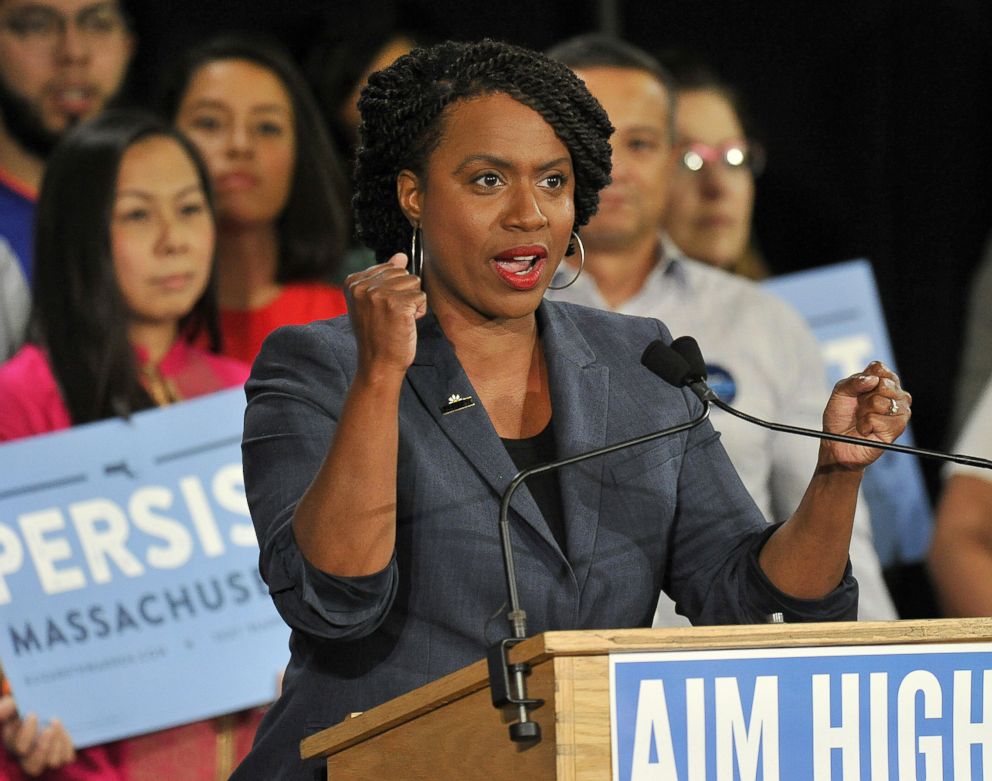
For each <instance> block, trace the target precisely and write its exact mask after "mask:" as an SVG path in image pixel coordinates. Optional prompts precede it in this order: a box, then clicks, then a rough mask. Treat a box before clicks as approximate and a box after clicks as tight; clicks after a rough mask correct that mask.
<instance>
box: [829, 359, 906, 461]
mask: <svg viewBox="0 0 992 781" xmlns="http://www.w3.org/2000/svg"><path fill="white" fill-rule="evenodd" d="M912 403H913V397H912V396H910V394H909V393H907V392H906V391H904V390H903V389H902V386H901V385H900V384H899V378H898V377H897V376H896V375H895V373H894V372H892V371H891V370H890V369H889V368H888V367H887V366H885V364H883V363H880V362H879V361H874V362H872V363H870V364H869V365H868V366H867V367H866V368H865V370H864V371H863V372H862V373H861V374H854V375H852V376H850V377H847V378H845V379H843V380H840V381H839V382H838V383H837V384H836V385H834V389H833V392H832V393H831V394H830V399H829V400H828V401H827V406H826V409H824V411H823V430H824V431H828V432H831V433H834V434H847V435H849V436H856V437H862V438H865V439H872V440H875V441H879V442H893V441H895V440H896V439H897V438H898V437H899V435H900V434H902V432H903V431H904V430H905V428H906V425H907V424H908V423H909V418H910V415H911V414H912V411H911V409H910V407H911V405H912ZM881 454H882V451H881V450H879V449H878V448H872V447H860V446H857V445H849V444H845V443H842V442H826V441H824V442H823V443H822V444H821V446H820V466H821V467H822V466H836V467H840V468H843V469H850V470H859V469H864V468H865V467H866V466H868V465H869V464H871V463H872V462H873V461H875V459H877V458H878V457H879V456H880V455H881Z"/></svg>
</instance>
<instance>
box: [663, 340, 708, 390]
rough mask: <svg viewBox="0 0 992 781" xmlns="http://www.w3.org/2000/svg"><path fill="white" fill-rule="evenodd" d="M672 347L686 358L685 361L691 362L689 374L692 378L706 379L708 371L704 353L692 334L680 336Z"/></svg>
mask: <svg viewBox="0 0 992 781" xmlns="http://www.w3.org/2000/svg"><path fill="white" fill-rule="evenodd" d="M672 349H673V350H675V352H677V353H678V354H679V355H681V356H682V357H683V358H684V359H685V362H686V363H687V364H689V374H690V377H691V378H692V379H694V380H705V379H706V375H707V374H708V372H707V371H706V361H704V360H703V353H702V351H701V350H700V349H699V345H698V344H697V343H696V340H695V339H693V338H692V337H691V336H680V337H679V338H678V339H676V340H675V341H674V342H672Z"/></svg>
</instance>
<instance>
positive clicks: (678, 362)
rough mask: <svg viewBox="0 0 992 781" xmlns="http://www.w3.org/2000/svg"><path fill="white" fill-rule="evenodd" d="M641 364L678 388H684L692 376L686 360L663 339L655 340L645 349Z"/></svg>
mask: <svg viewBox="0 0 992 781" xmlns="http://www.w3.org/2000/svg"><path fill="white" fill-rule="evenodd" d="M641 363H642V364H644V366H646V367H647V368H648V369H649V370H650V371H652V372H654V373H655V374H657V375H658V376H659V377H661V379H663V380H664V381H665V382H667V383H668V384H669V385H674V386H675V387H676V388H681V387H682V386H684V385H685V384H686V383H687V382H688V380H689V376H690V375H691V374H692V370H691V369H690V367H689V364H688V362H687V361H686V359H685V358H683V357H682V356H681V355H679V354H678V353H677V352H675V350H673V349H672V348H671V347H669V346H668V345H667V344H665V343H664V342H663V341H661V339H655V340H654V341H653V342H651V344H649V345H648V346H647V348H645V350H644V354H643V355H641Z"/></svg>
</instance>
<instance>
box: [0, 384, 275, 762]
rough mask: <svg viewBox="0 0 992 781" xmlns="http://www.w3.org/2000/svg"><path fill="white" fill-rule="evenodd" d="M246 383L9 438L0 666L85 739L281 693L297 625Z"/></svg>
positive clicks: (27, 695)
mask: <svg viewBox="0 0 992 781" xmlns="http://www.w3.org/2000/svg"><path fill="white" fill-rule="evenodd" d="M244 405H245V401H244V393H243V391H242V390H240V389H237V390H231V391H225V392H222V393H218V394H214V395H211V396H206V397H201V398H198V399H195V400H192V401H188V402H184V403H182V404H177V405H174V406H171V407H166V408H162V409H156V410H149V411H147V412H141V413H138V414H136V415H134V416H133V417H132V418H131V419H130V420H128V421H125V420H121V419H115V420H108V421H103V422H100V423H94V424H91V425H85V426H78V427H76V428H74V429H70V430H68V431H64V432H59V433H53V434H47V435H43V436H39V437H34V438H31V439H27V440H21V441H18V442H12V443H8V444H5V445H2V446H0V475H2V481H0V663H2V666H3V669H4V673H5V675H6V676H7V678H8V679H9V681H10V684H11V687H12V689H13V692H14V695H15V697H16V699H17V702H18V706H19V708H20V710H21V711H22V712H23V713H29V712H34V713H37V714H38V715H39V717H40V718H41V719H43V720H45V719H49V718H52V717H58V718H60V719H61V720H62V721H63V723H64V724H65V725H66V727H67V729H68V730H69V733H70V734H71V735H72V736H73V739H74V741H75V743H76V745H77V746H81V747H83V746H87V745H92V744H95V743H103V742H106V741H108V740H114V739H117V738H122V737H126V736H129V735H134V734H139V733H143V732H149V731H152V730H156V729H161V728H163V727H167V726H171V725H175V724H180V723H186V722H190V721H195V720H198V719H202V718H207V717H210V716H216V715H219V714H222V713H228V712H231V711H235V710H239V709H242V708H247V707H251V706H255V705H259V704H262V703H265V702H268V701H270V700H272V699H273V698H274V696H275V694H276V687H277V680H278V676H279V674H280V673H281V671H282V669H283V667H284V665H285V663H286V661H287V659H288V650H287V641H288V636H289V630H288V629H287V628H286V626H285V625H284V623H283V622H282V620H281V619H280V617H279V616H278V615H277V613H276V611H275V608H274V607H273V605H272V601H271V599H270V598H269V595H268V591H267V589H266V587H265V584H264V583H262V581H261V578H260V577H259V575H258V543H257V541H256V539H255V533H254V529H253V527H252V524H251V520H250V518H249V517H248V508H247V504H246V502H245V494H244V479H243V477H242V471H241V448H240V444H241V430H242V417H243V414H244Z"/></svg>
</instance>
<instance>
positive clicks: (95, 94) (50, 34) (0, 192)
mask: <svg viewBox="0 0 992 781" xmlns="http://www.w3.org/2000/svg"><path fill="white" fill-rule="evenodd" d="M133 47H134V43H133V37H132V35H131V32H130V29H129V27H128V24H127V20H126V17H125V14H124V10H123V8H122V7H121V5H120V3H119V2H118V0H101V1H99V2H94V0H0V284H3V285H4V288H3V290H2V291H0V300H2V301H4V304H5V311H4V315H3V317H0V360H3V359H4V358H7V357H9V355H10V353H11V352H12V351H13V350H14V349H16V347H17V346H18V344H19V342H20V339H21V337H22V336H23V329H24V324H25V323H24V321H25V319H26V316H27V306H26V303H25V301H26V296H27V288H28V286H29V284H30V280H31V247H32V232H33V225H34V206H35V198H36V195H37V192H38V187H39V185H40V184H41V177H42V174H43V172H44V168H45V160H46V158H47V157H48V154H49V152H50V151H51V150H52V148H53V147H54V146H55V144H56V143H57V142H58V140H59V139H60V138H61V137H62V135H63V134H64V133H65V132H66V131H67V130H69V129H70V128H72V127H73V126H75V125H76V124H78V123H79V122H80V121H82V120H84V119H88V118H89V117H92V116H94V115H95V114H97V113H98V112H100V111H101V110H102V109H103V108H104V107H105V106H106V105H107V103H108V102H109V101H110V100H111V99H112V98H113V97H114V96H115V95H116V94H117V92H118V91H119V90H120V88H121V84H122V82H123V80H124V76H125V73H126V71H127V67H128V64H129V62H130V60H131V53H132V50H133Z"/></svg>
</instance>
